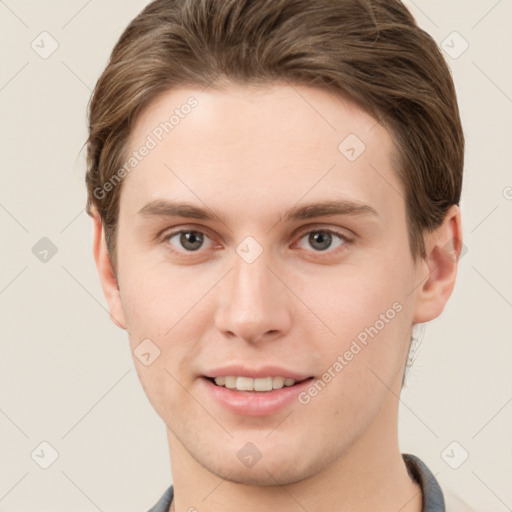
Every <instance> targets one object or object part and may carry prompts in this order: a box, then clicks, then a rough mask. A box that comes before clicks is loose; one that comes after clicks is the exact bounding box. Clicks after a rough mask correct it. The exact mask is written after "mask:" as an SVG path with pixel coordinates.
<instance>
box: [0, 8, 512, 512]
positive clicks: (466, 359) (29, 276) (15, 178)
mask: <svg viewBox="0 0 512 512" xmlns="http://www.w3.org/2000/svg"><path fill="white" fill-rule="evenodd" d="M146 3H147V2H146V1H145V0H130V1H123V2H121V0H117V1H114V0H101V1H100V0H89V1H85V0H66V1H64V0H60V1H57V0H52V1H46V2H38V1H35V0H0V23H1V25H0V33H1V43H2V44H1V65H0V69H1V77H0V119H1V130H2V131H1V141H2V151H1V154H0V156H1V162H2V164H1V172H2V179H1V187H0V225H1V235H2V238H1V241H2V249H1V254H2V259H1V267H0V268H1V273H0V307H1V333H2V336H1V342H0V343H1V345H0V511H2V512H14V511H16V512H21V511H35V510H37V511H40V512H43V511H52V512H58V511H65V510H73V511H75V512H81V511H84V512H89V511H91V512H92V511H95V510H100V511H134V512H141V511H144V510H146V509H147V508H148V507H149V506H151V505H152V504H153V503H154V502H155V501H156V500H157V498H158V497H159V496H160V495H161V493H162V492H163V491H164V489H165V488H166V487H167V486H168V485H169V484H170V467H169V462H168V453H167V445H166V439H165V429H164V426H163V424H162V423H161V421H160V420H159V418H158V417H157V416H156V414H155V413H154V411H153V409H152V408H151V406H150V405H149V403H148V402H147V399H146V397H145V395H144V394H143V392H142V389H141V386H140V384H139V382H138V380H137V376H136V373H135V369H134V365H133V363H132V360H131V355H130V352H129V349H128V342H127V336H126V333H125V332H124V331H121V330H120V329H118V328H116V327H115V326H114V325H113V324H111V323H110V320H109V316H108V314H107V312H106V310H105V307H106V303H105V300H104V298H103V296H102V292H101V289H100V286H99V283H98V279H97V276H96V270H95V267H94V264H93V259H92V253H91V239H92V228H91V221H90V219H89V218H88V216H87V215H86V213H85V211H84V205H85V187H84V185H83V175H84V159H83V152H82V153H80V150H81V147H82V144H83V143H84V142H85V139H86V127H85V126H86V125H85V115H86V106H87V102H88V99H89V96H90V93H91V90H92V88H93V86H94V84H95V81H96V79H97V78H98V77H99V75H100V73H101V71H102V69H103V67H104V65H105V63H106V60H107V57H108V55H109V52H110V50H111V48H112V46H113V44H114V43H115V41H116V39H117V38H118V36H119V35H120V33H121V31H122V29H123V28H124V27H125V26H126V24H127V23H128V22H129V20H131V19H132V18H133V17H134V16H135V15H136V14H137V12H138V11H139V10H140V9H141V8H142V7H143V6H144V5H145V4H146ZM407 4H408V5H409V6H410V8H411V9H412V11H413V13H414V14H415V16H416V18H417V20H418V22H419V23H420V25H421V26H422V27H423V28H425V29H426V30H427V31H428V32H429V33H430V34H431V35H432V36H433V37H434V38H435V40H436V41H437V42H438V43H439V44H440V45H443V47H444V48H445V49H446V50H447V51H448V52H449V53H450V54H451V56H449V55H447V60H448V62H449V63H450V65H451V67H452V69H453V74H454V78H455V81H456V84H457V89H458V93H459V99H460V106H461V110H462V116H463V122H464V126H465V131H466V135H467V146H468V148H467V165H466V177H465V184H464V198H463V203H462V211H463V219H464V231H465V244H466V246H467V248H468V252H467V254H466V255H465V256H464V257H463V258H462V260H461V262H460V274H459V279H458V284H457V287H456V290H455V292H454V295H453V298H452V300H451V302H450V304H449V306H448V307H447V309H446V311H445V313H444V315H443V316H442V317H441V318H440V319H438V320H436V321H435V322H433V323H431V324H430V325H429V326H428V327H427V328H426V330H425V333H424V337H423V339H422V343H421V345H420V348H419V351H418V353H417V359H416V361H415V363H414V366H413V368H412V370H411V371H410V372H409V375H408V386H407V388H406V389H405V390H404V392H403V395H402V404H403V406H402V408H401V416H400V435H401V446H402V451H404V452H410V453H414V454H417V455H418V456H420V457H421V458H422V459H423V460H424V461H425V462H426V463H427V464H428V465H429V467H430V468H431V469H432V471H433V472H434V473H435V474H436V475H437V477H438V478H439V480H440V481H441V482H442V483H444V484H446V485H450V486H452V487H453V488H455V489H456V490H457V491H458V492H459V493H460V494H462V495H464V496H466V498H467V499H468V501H470V502H471V503H473V504H474V505H478V506H480V507H482V509H483V510H486V511H496V512H505V511H507V510H512V486H511V485H510V482H511V481H512V462H511V461H512V446H511V440H510V439H511V437H510V432H511V426H512V372H511V370H510V368H511V365H510V362H511V356H512V344H511V343H510V342H511V334H510V332H511V327H512V325H511V324H512V322H511V319H512V271H511V262H512V237H511V236H510V235H511V224H512V223H511V220H512V173H511V160H512V158H511V151H510V146H511V140H512V139H511V136H512V115H511V114H512V72H511V67H510V64H509V62H510V61H509V58H510V54H511V49H512V48H511V46H512V45H511V42H512V41H511V40H512V35H511V34H512V31H510V20H511V19H512V1H511V0H499V1H498V0H478V1H476V0H473V1H460V0H451V1H446V0H415V2H412V1H410V2H407ZM43 31H46V32H48V33H49V34H50V35H40V34H41V33H42V32H43ZM454 31H456V32H457V34H453V32H454ZM54 41H56V42H57V43H58V48H57V49H56V50H55V51H54V53H53V54H51V55H49V56H48V55H46V54H45V52H47V53H48V52H50V51H51V50H52V44H54V45H55V44H56V43H55V42H54ZM443 41H445V43H443ZM32 42H33V43H32ZM465 42H467V44H468V45H469V46H468V48H467V50H466V51H464V52H463V53H462V54H461V55H460V56H458V54H459V53H460V52H461V51H462V50H464V48H465V44H466V43H465ZM31 44H33V46H34V49H33V47H32V46H31ZM36 50H37V51H36ZM41 54H43V56H45V57H47V58H42V57H41V56H40V55H41ZM454 57H457V58H454ZM43 237H47V238H49V239H50V240H51V242H52V243H53V244H54V245H55V247H56V249H57V253H56V254H55V255H53V256H52V254H51V252H49V253H48V254H47V255H46V258H47V261H46V262H42V261H40V259H39V258H40V257H43V255H44V253H41V252H40V251H41V250H43V249H44V247H43V249H41V247H39V246H36V249H38V250H35V252H36V254H37V253H38V251H39V253H38V255H39V258H38V257H36V255H35V254H34V253H33V252H32V248H33V247H34V246H35V245H36V243H38V241H39V240H40V239H41V238H43ZM40 243H42V244H44V243H45V242H40ZM46 243H47V242H46ZM43 441H45V442H47V443H49V444H50V445H51V447H53V449H54V450H56V452H58V458H57V459H56V460H55V462H54V463H53V464H52V465H51V466H50V467H48V469H43V468H42V467H40V466H41V465H46V464H48V463H50V462H51V461H52V459H51V456H52V448H50V447H48V446H46V445H43V446H40V443H41V442H43ZM453 441H455V442H456V443H457V444H451V443H452V442H453ZM447 447H448V448H447ZM446 448H447V450H445V449H446ZM465 452H467V453H468V454H469V458H468V459H467V460H466V461H465V462H464V463H462V464H461V465H460V467H458V469H453V468H452V467H450V464H451V465H452V466H456V465H457V464H459V463H460V462H461V460H462V459H463V457H464V455H465ZM31 454H32V456H31ZM443 454H444V455H443Z"/></svg>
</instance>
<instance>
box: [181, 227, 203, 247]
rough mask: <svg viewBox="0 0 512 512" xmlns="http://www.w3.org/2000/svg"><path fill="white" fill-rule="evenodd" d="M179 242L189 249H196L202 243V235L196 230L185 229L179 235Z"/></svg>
mask: <svg viewBox="0 0 512 512" xmlns="http://www.w3.org/2000/svg"><path fill="white" fill-rule="evenodd" d="M180 243H181V245H182V246H183V247H184V248H185V249H188V250H189V251H196V250H197V249H199V248H200V247H201V245H202V244H203V236H202V235H201V233H197V232H196V231H187V232H186V233H182V234H181V236H180Z"/></svg>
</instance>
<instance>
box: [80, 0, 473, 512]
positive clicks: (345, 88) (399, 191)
mask: <svg viewBox="0 0 512 512" xmlns="http://www.w3.org/2000/svg"><path fill="white" fill-rule="evenodd" d="M89 121H90V126H89V129H90V134H89V140H88V169H87V177H86V181H87V187H88V193H89V198H88V212H89V213H90V214H91V216H92V217H93V219H94V229H95V239H94V256H95V260H96V264H97V268H98V272H99V276H100V280H101V284H102V287H103V290H104V293H105V296H106V299H107V302H108V305H109V309H110V313H111V317H112V320H113V321H114V322H115V323H116V324H117V325H118V326H119V327H121V328H123V329H126V330H127V331H128V334H129V339H130V345H131V349H132V351H133V353H134V356H135V357H134V361H135V365H136V368H137V371H138V375H139V377H140V380H141V382H142V385H143V387H144V389H145V391H146V394H147V395H148V398H149V400H150V401H151V403H152V405H153V406H154V408H155V410H156V412H157V413H158V414H159V415H160V417H161V418H162V420H163V421H164V423H165V425H166V427H167V437H168V444H169V453H170V458H171V463H172V476H173V486H171V487H169V489H168V490H167V491H166V493H165V494H164V495H163V496H162V498H161V499H160V501H159V503H158V504H157V505H155V507H154V508H153V509H152V510H153V511H154V512H156V511H167V510H174V511H176V512H182V511H193V510H198V511H199V512H202V511H209V512H216V511H220V510H222V511H224V512H225V511H231V510H233V511H234V510H239V509H240V508H243V509H244V510H246V511H248V512H249V511H261V510H274V509H278V510H281V511H296V510H308V511H316V510H337V511H348V510H350V511H368V510H379V511H380V512H388V511H398V510H400V511H402V512H419V511H424V512H427V511H428V512H433V511H444V510H449V511H450V510H454V509H450V508H448V509H446V507H445V500H444V497H443V492H442V490H441V488H440V487H439V484H438V483H437V481H436V479H435V477H434V476H433V475H432V473H431V472H430V470H429V469H428V468H427V467H426V466H425V464H424V463H423V462H422V461H421V460H420V459H418V458H417V457H415V456H413V455H409V454H401V453H400V450H399V445H398V438H397V422H398V419H397V418H398V401H399V400H398V397H399V394H400V390H401V386H402V383H403V375H404V369H405V365H406V361H407V357H408V353H409V348H410V342H411V334H412V330H413V327H414V325H416V324H419V323H423V322H427V321H429V320H432V319H434V318H436V317H437V316H438V315H439V314H440V313H441V312H442V311H443V308H444V306H445V304H446V302H447V300H448V298H449V296H450V294H451V292H452V290H453V287H454V283H455V277H456V271H457V260H458V256H459V254H460V250H461V245H462V236H461V220H460V212H459V209H458V206H457V205H458V203H459V199H460V193H461V183H462V170H463V155H464V138H463V134H462V128H461V125H460V119H459V113H458V108H457V101H456V97H455V92H454V87H453V83H452V80H451V77H450V73H449V70H448V67H447V65H446V63H445V62H444V60H443V58H442V56H441V55H440V52H439V50H438V48H437V46H436V44H435V42H434V41H433V40H432V39H431V38H430V37H429V36H428V35H427V34H426V33H425V32H423V31H422V30H421V29H419V28H418V27H417V26H416V24H415V22H414V20H413V18H412V16H411V15H410V14H409V12H408V11H407V10H406V9H405V7H404V6H403V5H402V4H401V3H400V2H398V1H389V0H385V1H384V0H379V1H368V2H365V1H362V0H337V1H332V0H314V1H312V0H262V1H258V2H255V1H250V0H190V1H178V0H175V1H169V0H157V1H155V2H153V3H151V4H149V5H148V6H147V7H146V8H145V9H144V10H143V11H142V12H141V13H140V15H139V16H137V17H136V18H135V19H134V20H133V21H132V22H131V24H130V25H129V27H128V28H127V29H126V30H125V32H124V33H123V35H122V36H121V38H120V40H119V41H118V43H117V45H116V47H115V49H114V51H113V53H112V57H111V60H110V62H109V64H108V66H107V68H106V69H105V71H104V73H103V74H102V76H101V77H100V79H99V81H98V83H97V85H96V89H95V91H94V95H93V98H92V101H91V104H90V114H89Z"/></svg>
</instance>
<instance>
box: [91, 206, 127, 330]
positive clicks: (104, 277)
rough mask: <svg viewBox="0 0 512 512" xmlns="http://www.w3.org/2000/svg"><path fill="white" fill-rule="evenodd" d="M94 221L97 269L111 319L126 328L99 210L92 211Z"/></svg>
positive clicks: (94, 249) (94, 251)
mask: <svg viewBox="0 0 512 512" xmlns="http://www.w3.org/2000/svg"><path fill="white" fill-rule="evenodd" d="M91 216H92V219H93V223H94V234H93V236H94V246H93V253H94V260H95V261H96V269H97V270H98V275H99V278H100V283H101V287H102V288H103V294H104V295H105V298H106V299H107V304H108V309H109V313H110V320H112V322H114V323H115V324H116V325H117V326H118V327H120V328H121V329H126V319H125V315H124V310H123V305H122V303H121V295H120V291H119V286H118V282H117V278H116V276H115V274H114V271H113V269H112V263H111V261H110V254H109V252H108V249H107V244H106V242H105V233H104V230H103V225H102V222H101V217H100V215H99V213H98V212H97V210H93V211H92V212H91Z"/></svg>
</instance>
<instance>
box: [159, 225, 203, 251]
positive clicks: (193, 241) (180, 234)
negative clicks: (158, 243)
mask: <svg viewBox="0 0 512 512" xmlns="http://www.w3.org/2000/svg"><path fill="white" fill-rule="evenodd" d="M165 240H166V241H167V242H168V243H169V244H170V245H172V246H173V249H175V248H176V244H178V246H179V247H178V248H177V250H178V252H183V250H185V252H193V251H198V250H199V249H201V248H202V247H203V245H204V244H205V240H209V241H210V242H211V240H210V238H209V237H208V236H206V235H205V234H204V233H201V231H194V230H183V231H177V232H176V233H170V234H168V235H166V237H165Z"/></svg>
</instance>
